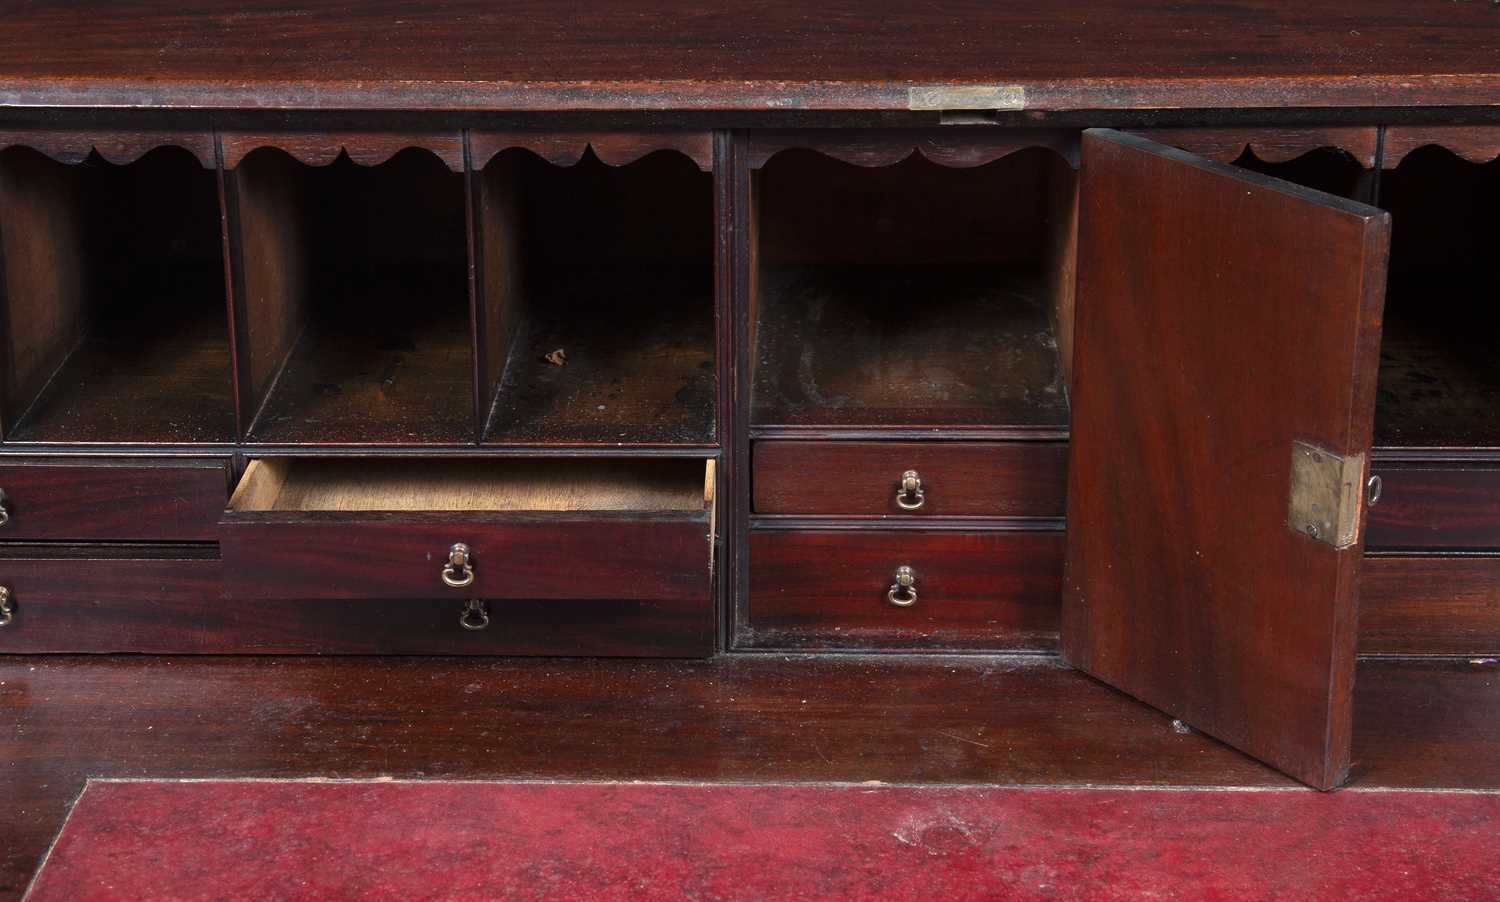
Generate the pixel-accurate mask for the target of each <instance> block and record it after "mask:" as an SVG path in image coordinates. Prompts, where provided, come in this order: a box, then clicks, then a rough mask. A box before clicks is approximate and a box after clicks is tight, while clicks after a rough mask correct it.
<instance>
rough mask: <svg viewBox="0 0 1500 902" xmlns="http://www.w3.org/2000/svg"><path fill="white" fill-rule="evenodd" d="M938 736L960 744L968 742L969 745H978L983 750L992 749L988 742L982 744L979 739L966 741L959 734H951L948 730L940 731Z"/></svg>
mask: <svg viewBox="0 0 1500 902" xmlns="http://www.w3.org/2000/svg"><path fill="white" fill-rule="evenodd" d="M937 734H938V735H939V736H947V737H948V738H949V739H957V740H958V741H959V742H967V743H968V744H969V745H977V746H979V747H980V748H982V749H987V748H990V744H989V743H988V742H980V741H979V740H978V739H966V738H965V737H963V736H960V735H958V734H957V733H949V732H947V731H946V730H938V731H937Z"/></svg>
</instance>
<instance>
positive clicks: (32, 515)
mask: <svg viewBox="0 0 1500 902" xmlns="http://www.w3.org/2000/svg"><path fill="white" fill-rule="evenodd" d="M0 489H3V490H4V492H5V510H6V512H7V514H8V520H7V522H6V523H5V525H4V526H3V527H0V539H4V540H6V541H23V542H24V541H42V540H74V541H111V540H113V541H181V542H190V541H212V540H213V539H214V538H216V537H217V529H216V526H217V523H218V520H219V515H220V514H221V513H222V512H223V510H224V502H225V500H226V499H227V498H228V497H229V461H228V460H227V459H217V460H161V461H151V462H144V461H139V460H129V461H123V460H121V461H115V460H90V461H76V460H70V461H66V462H63V461H57V460H45V461H44V460H34V461H18V460H10V459H7V460H4V461H3V462H0Z"/></svg>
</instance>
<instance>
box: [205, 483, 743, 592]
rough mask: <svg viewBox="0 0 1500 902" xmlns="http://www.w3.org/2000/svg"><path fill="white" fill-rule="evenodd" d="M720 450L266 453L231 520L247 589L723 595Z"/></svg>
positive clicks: (233, 575) (232, 556) (227, 534)
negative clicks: (659, 454)
mask: <svg viewBox="0 0 1500 902" xmlns="http://www.w3.org/2000/svg"><path fill="white" fill-rule="evenodd" d="M713 474H714V464H713V461H703V460H687V459H677V458H673V459H655V460H591V459H570V460H522V459H504V460H474V459H463V460H451V459H435V460H421V461H412V460H405V461H402V460H351V459H322V460H319V459H261V460H257V461H253V462H252V463H251V465H250V467H249V468H248V469H247V470H246V471H245V475H244V477H243V478H242V479H241V480H240V484H239V488H238V489H237V490H236V491H235V493H234V495H233V497H232V498H231V499H230V502H229V508H228V510H226V511H225V512H224V516H223V518H222V519H221V520H220V524H219V541H220V547H221V549H222V551H223V556H224V574H225V575H224V579H225V586H226V591H227V592H229V593H230V594H231V595H233V596H236V597H243V598H308V599H312V598H458V599H460V600H462V599H467V598H493V599H535V598H570V599H576V598H602V599H653V598H654V599H666V598H677V599H682V598H696V599H699V600H701V601H703V602H704V603H705V604H708V603H709V602H710V601H711V594H710V587H711V570H712V562H713V509H714V502H713V485H714V483H713Z"/></svg>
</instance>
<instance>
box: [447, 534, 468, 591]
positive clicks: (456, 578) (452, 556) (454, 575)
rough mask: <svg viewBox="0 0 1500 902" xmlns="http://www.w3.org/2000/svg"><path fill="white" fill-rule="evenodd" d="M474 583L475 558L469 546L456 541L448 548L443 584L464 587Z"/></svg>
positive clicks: (454, 587)
mask: <svg viewBox="0 0 1500 902" xmlns="http://www.w3.org/2000/svg"><path fill="white" fill-rule="evenodd" d="M473 583H474V560H473V555H471V554H470V553H469V546H468V545H465V544H464V543H463V542H454V543H453V547H451V548H449V549H448V563H447V564H446V565H444V567H443V585H445V586H448V587H450V588H453V589H462V588H464V587H465V586H470V585H473Z"/></svg>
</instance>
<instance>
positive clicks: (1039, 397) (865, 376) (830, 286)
mask: <svg viewBox="0 0 1500 902" xmlns="http://www.w3.org/2000/svg"><path fill="white" fill-rule="evenodd" d="M1044 290H1045V280H1044V279H1043V277H1042V276H1041V275H1040V274H1037V273H1032V272H1027V271H1024V270H1021V271H1018V270H1013V269H1004V268H998V267H986V266H870V265H866V266H779V267H766V268H764V269H763V270H762V274H761V283H760V291H761V304H762V307H761V318H760V325H759V347H758V351H757V358H756V378H755V392H754V396H753V399H754V400H753V410H752V414H751V420H752V422H753V423H754V424H755V425H756V426H757V427H770V426H805V427H812V426H824V427H872V428H873V427H903V426H908V427H920V426H933V427H945V428H958V429H964V428H983V427H995V426H1013V427H1020V428H1036V429H1051V430H1056V429H1066V428H1067V425H1068V399H1067V392H1066V389H1065V386H1064V381H1063V369H1062V361H1061V357H1060V355H1059V353H1058V347H1057V339H1056V336H1055V334H1054V331H1053V327H1052V323H1051V319H1050V317H1049V313H1048V307H1047V304H1046V301H1045V299H1044V298H1045V294H1044Z"/></svg>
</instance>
